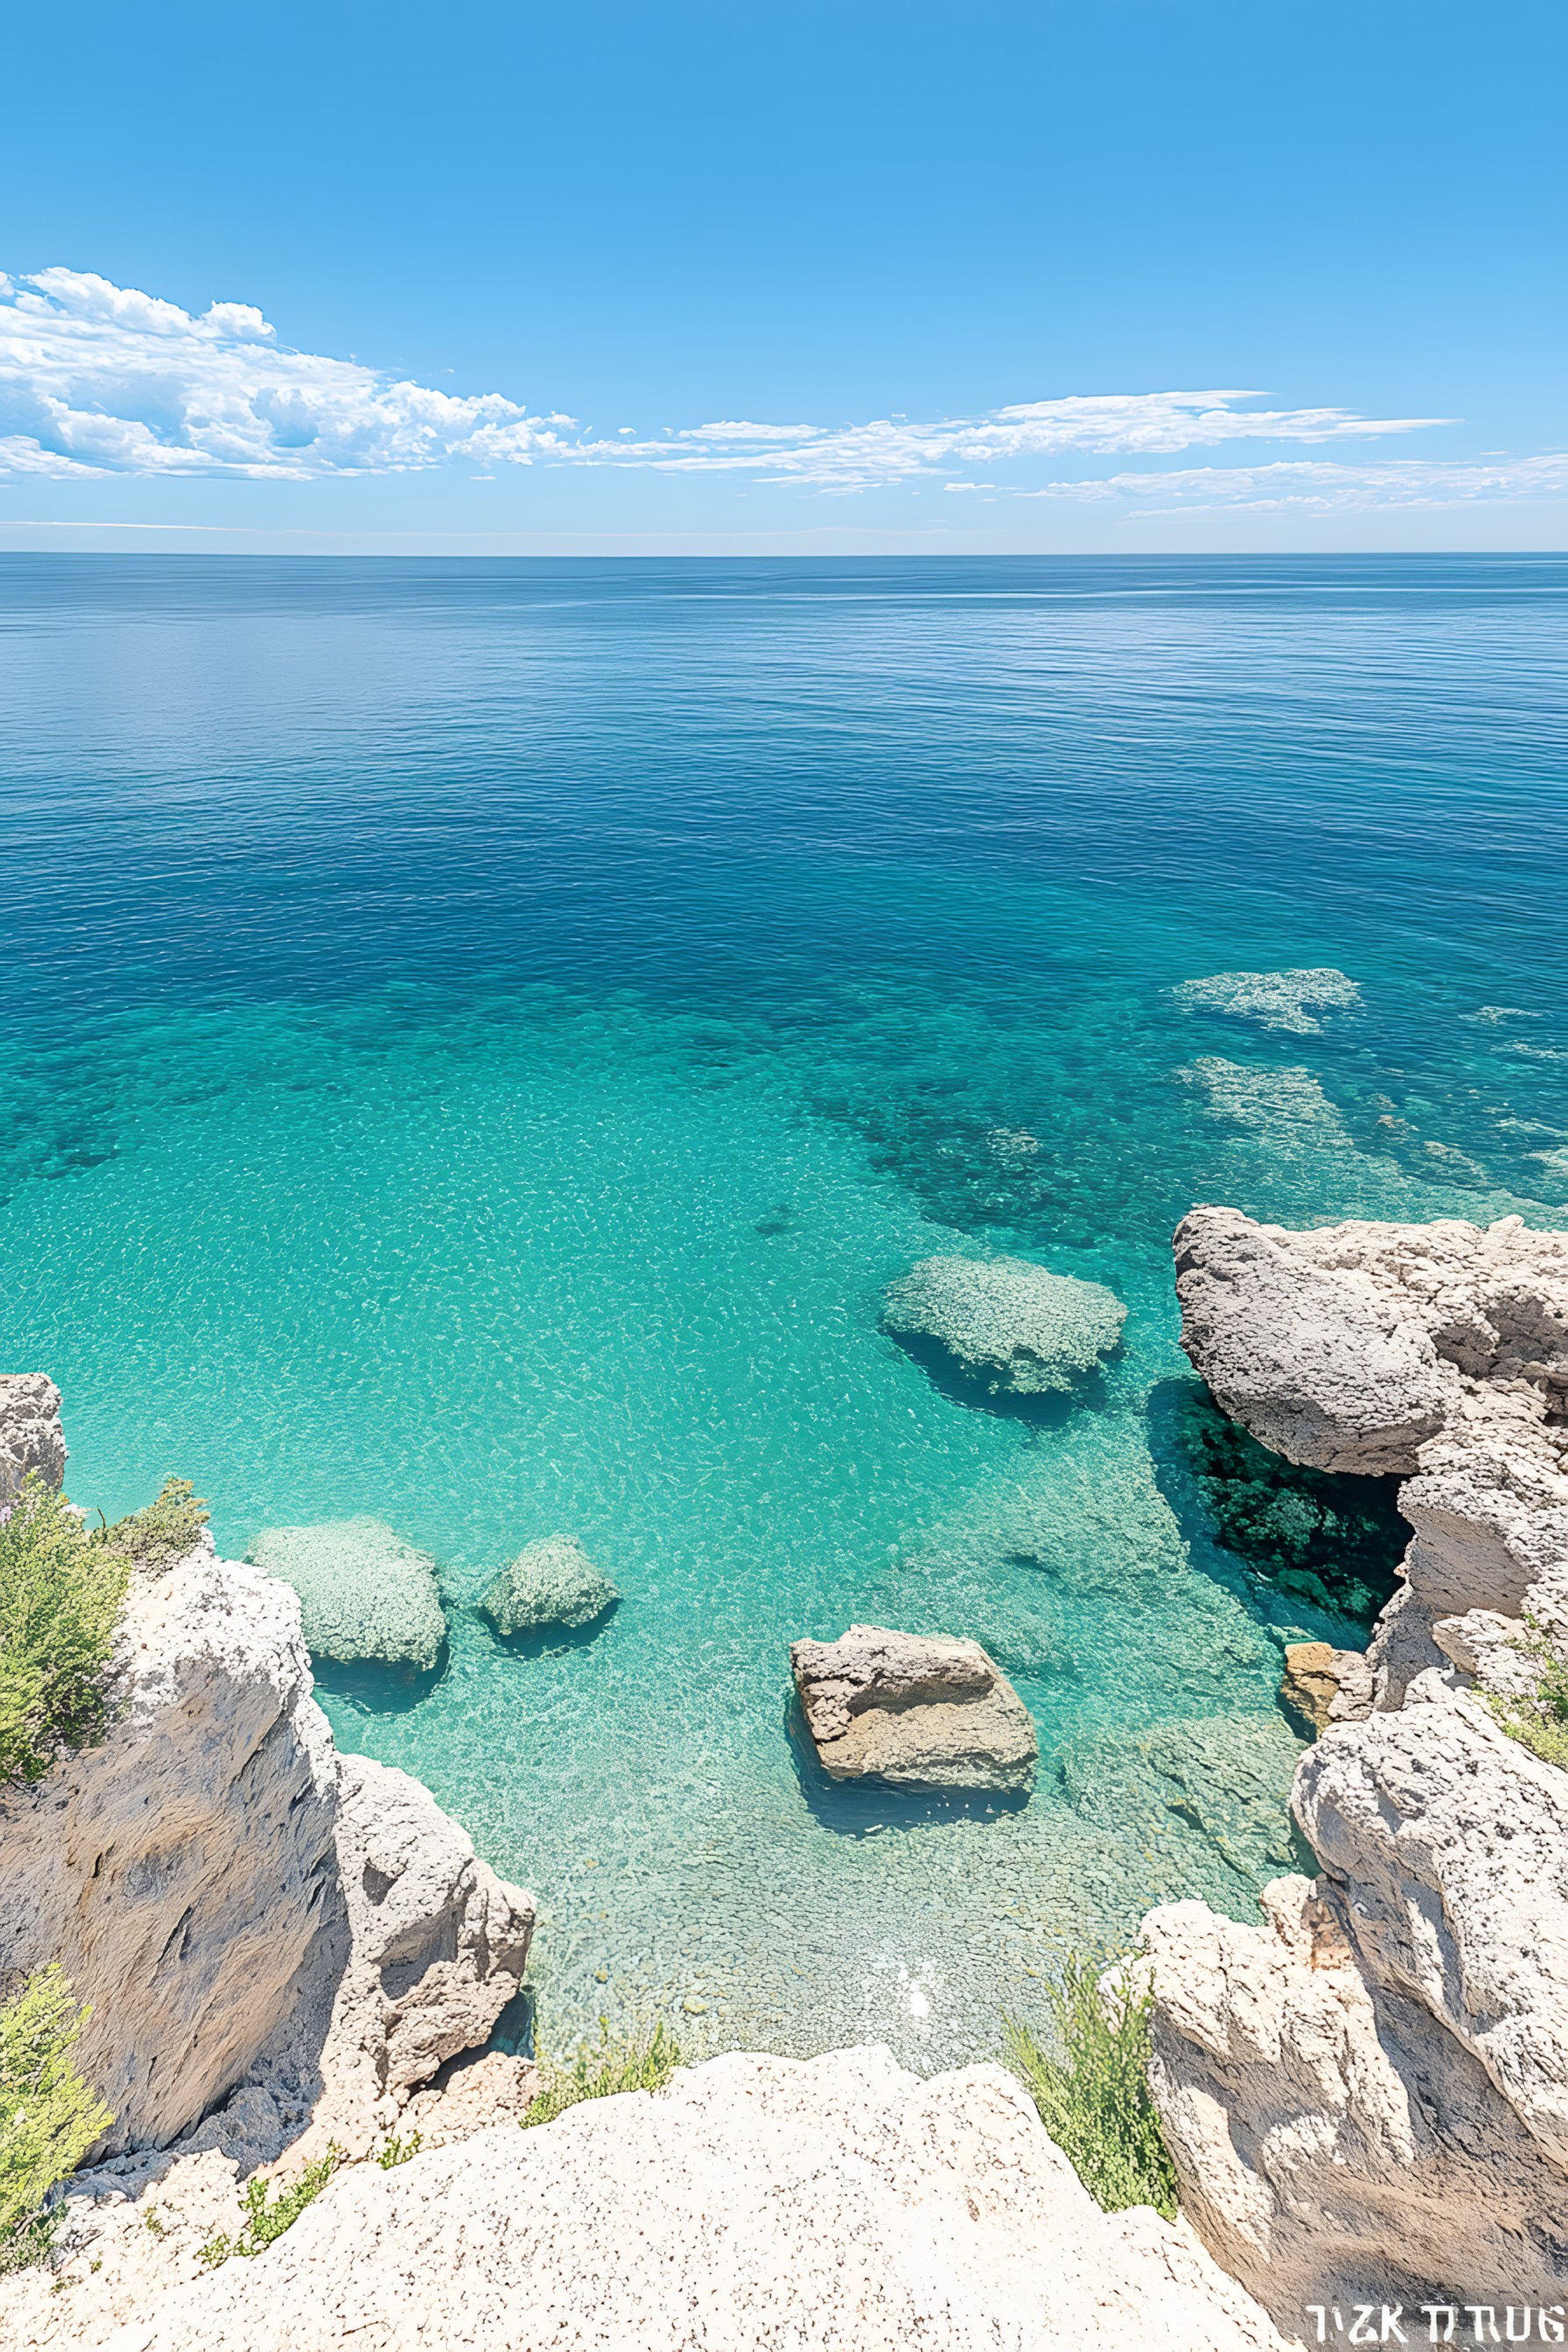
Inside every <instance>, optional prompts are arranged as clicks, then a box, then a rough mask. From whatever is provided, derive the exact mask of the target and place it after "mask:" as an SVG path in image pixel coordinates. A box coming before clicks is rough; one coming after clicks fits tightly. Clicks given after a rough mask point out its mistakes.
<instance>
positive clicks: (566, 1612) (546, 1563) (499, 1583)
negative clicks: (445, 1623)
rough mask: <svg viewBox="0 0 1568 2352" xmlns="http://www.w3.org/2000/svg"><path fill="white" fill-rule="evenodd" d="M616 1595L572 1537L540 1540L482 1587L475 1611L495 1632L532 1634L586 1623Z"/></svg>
mask: <svg viewBox="0 0 1568 2352" xmlns="http://www.w3.org/2000/svg"><path fill="white" fill-rule="evenodd" d="M620 1597H621V1596H620V1593H619V1592H618V1591H617V1590H616V1587H615V1586H614V1585H613V1584H612V1583H611V1582H610V1580H609V1578H608V1577H607V1576H601V1575H600V1573H599V1571H598V1570H597V1569H596V1568H595V1566H594V1563H593V1561H592V1560H591V1559H589V1557H588V1555H587V1553H586V1552H585V1551H584V1549H583V1547H582V1545H581V1544H580V1543H579V1542H578V1541H577V1538H576V1537H575V1536H544V1537H542V1538H541V1540H540V1541H539V1542H538V1543H531V1544H528V1545H525V1546H524V1548H523V1549H522V1550H521V1551H520V1552H519V1553H518V1556H517V1558H516V1559H514V1560H513V1561H512V1563H511V1565H510V1568H503V1569H502V1570H501V1572H500V1575H499V1576H498V1577H496V1578H495V1580H493V1582H491V1583H490V1584H489V1585H488V1586H487V1587H486V1588H485V1592H484V1596H483V1598H482V1600H481V1601H480V1602H479V1608H480V1610H481V1611H482V1612H483V1613H484V1615H485V1616H487V1617H488V1618H489V1621H490V1622H491V1624H492V1625H493V1626H494V1627H495V1629H496V1632H497V1633H537V1632H539V1631H540V1630H542V1628H543V1627H544V1626H546V1625H563V1626H566V1627H568V1628H571V1629H575V1628H577V1627H578V1626H582V1625H591V1624H592V1623H593V1622H594V1620H595V1617H602V1616H603V1615H604V1614H605V1611H606V1610H607V1609H613V1608H614V1607H615V1605H616V1601H619V1599H620Z"/></svg>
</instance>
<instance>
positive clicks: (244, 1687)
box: [0, 1538, 337, 2151]
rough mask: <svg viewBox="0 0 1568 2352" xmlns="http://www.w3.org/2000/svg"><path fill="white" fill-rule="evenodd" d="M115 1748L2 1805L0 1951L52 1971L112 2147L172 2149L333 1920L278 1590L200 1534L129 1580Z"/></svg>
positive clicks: (258, 2043)
mask: <svg viewBox="0 0 1568 2352" xmlns="http://www.w3.org/2000/svg"><path fill="white" fill-rule="evenodd" d="M119 1656H120V1662H121V1673H120V1679H119V1683H118V1686H117V1690H116V1694H115V1712H114V1717H113V1720H112V1721H111V1724H110V1730H109V1734H108V1737H107V1738H105V1740H104V1741H103V1743H102V1745H101V1746H100V1747H98V1748H84V1749H81V1750H79V1751H78V1752H77V1753H75V1754H70V1755H67V1756H65V1757H63V1758H62V1759H60V1761H59V1762H58V1763H57V1764H55V1765H54V1766H53V1767H52V1768H51V1769H50V1770H49V1771H48V1772H47V1773H46V1775H45V1776H44V1778H43V1779H42V1780H38V1781H37V1782H35V1783H34V1784H33V1785H32V1786H31V1787H29V1788H22V1789H11V1790H5V1791H4V1792H0V1952H3V1953H4V1955H5V1965H6V1967H7V1969H16V1970H21V1969H37V1968H44V1967H46V1966H47V1965H48V1963H49V1962H50V1961H53V1960H58V1961H59V1962H60V1963H61V1965H62V1966H63V1967H64V1969H65V1971H66V1973H67V1975H68V1977H69V1978H70V1979H71V1981H72V1983H73V1985H74V1986H75V1988H76V1990H77V1993H78V1995H79V1997H80V1998H81V1999H83V2000H89V2001H90V2002H91V2004H92V2011H93V2013H92V2017H91V2019H90V2021H89V2023H88V2025H87V2027H86V2029H85V2031H84V2032H83V2034H82V2038H81V2041H80V2042H79V2045H78V2050H77V2063H78V2064H79V2066H80V2068H81V2070H82V2072H83V2073H84V2074H86V2076H87V2077H88V2079H89V2081H90V2082H92V2083H94V2084H96V2085H97V2086H98V2088H99V2089H100V2092H101V2093H102V2095H103V2096H104V2098H105V2100H106V2101H107V2102H108V2104H109V2105H110V2108H111V2109H112V2111H113V2114H114V2123H113V2126H112V2127H111V2129H110V2132H109V2134H108V2136H107V2137H106V2139H105V2141H104V2142H103V2147H104V2148H105V2149H106V2150H109V2151H114V2150H119V2149H123V2148H126V2147H132V2146H137V2145H140V2144H142V2143H145V2142H152V2143H153V2144H163V2143H164V2142H166V2141H168V2140H171V2139H173V2138H174V2137H176V2136H177V2135H178V2134H179V2133H180V2132H182V2131H184V2129H185V2128H186V2127H187V2126H190V2125H192V2124H194V2123H195V2121H196V2120H197V2119H198V2118H199V2117H200V2116H202V2115H203V2114H204V2113H205V2111H206V2109H207V2108H208V2107H210V2106H212V2105H214V2104H215V2103H216V2101H218V2100H220V2099H222V2098H223V2097H224V2096H225V2095H226V2094H227V2093H228V2092H230V2091H232V2090H233V2089H234V2088H235V2086H236V2085H237V2084H238V2083H239V2082H240V2080H241V2079H242V2078H243V2076H244V2075H245V2074H246V2072H247V2068H248V2067H249V2066H250V2065H251V2064H252V2063H253V2062H254V2061H255V2060H256V2058H257V2057H258V2055H259V2053H260V2052H261V2051H262V2049H263V2048H264V2047H265V2045H266V2043H267V2042H268V2039H269V2037H270V2036H271V2034H272V2033H273V2032H274V2031H275V2030H276V2027H277V2024H278V2020H279V2014H280V2012H281V2011H283V2010H284V2008H285V2007H286V2005H287V2003H288V2000H289V1990H290V1987H291V1985H292V1983H293V1980H294V1978H295V1976H296V1972H297V1971H298V1970H299V1969H300V1967H301V1965H302V1964H303V1962H304V1960H305V1958H306V1955H307V1953H308V1951H309V1950H310V1947H311V1945H312V1943H313V1941H314V1940H315V1938H316V1937H317V1935H318V1931H319V1929H320V1927H321V1923H322V1919H323V1916H324V1915H325V1913H326V1911H327V1910H329V1909H330V1907H331V1891H332V1887H333V1884H334V1881H335V1877H336V1861H335V1855H334V1850H333V1843H332V1836H333V1827H334V1823H335V1819H336V1814H337V1770H336V1762H335V1759H334V1757H333V1753H332V1742H331V1732H330V1731H329V1729H328V1727H327V1722H326V1718H325V1717H324V1716H323V1715H322V1714H321V1710H320V1709H319V1708H318V1707H317V1706H316V1705H315V1703H314V1701H313V1700H312V1699H311V1696H310V1669H309V1665H308V1663H307V1660H306V1656H305V1649H304V1644H303V1643H302V1642H301V1640H300V1612H299V1607H298V1604H297V1602H296V1601H295V1600H294V1596H293V1594H292V1593H291V1592H289V1591H288V1590H287V1589H286V1588H285V1587H284V1586H282V1585H280V1584H275V1583H272V1582H269V1581H268V1579H267V1578H265V1577H263V1576H262V1575H260V1574H259V1573H258V1571H257V1570H254V1569H246V1568H236V1567H234V1566H232V1565H230V1564H228V1563H226V1562H224V1561H221V1560H219V1559H216V1557H215V1555H214V1551H213V1548H212V1543H211V1540H210V1538H204V1539H203V1541H202V1542H201V1544H200V1545H199V1546H198V1547H197V1549H195V1551H193V1552H192V1554H191V1555H190V1557H189V1558H188V1559H185V1560H183V1561H181V1562H180V1563H179V1564H178V1565H177V1566H176V1567H174V1569H172V1570H169V1571H168V1572H167V1573H166V1574H164V1575H163V1576H159V1577H156V1578H152V1577H133V1578H132V1583H131V1588H130V1591H129V1594H128V1597H127V1601H126V1604H125V1611H124V1614H123V1617H122V1619H121V1635H120V1647H119Z"/></svg>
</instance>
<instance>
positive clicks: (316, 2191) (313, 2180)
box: [197, 2140, 343, 2271]
mask: <svg viewBox="0 0 1568 2352" xmlns="http://www.w3.org/2000/svg"><path fill="white" fill-rule="evenodd" d="M342 2161H343V2153H342V2148H340V2147H338V2145H337V2143H336V2141H335V2140H334V2141H333V2142H332V2144H331V2146H330V2147H329V2148H328V2149H327V2152H326V2154H325V2156H321V2157H318V2158H317V2159H316V2161H315V2163H314V2164H308V2165H307V2166H306V2167H305V2169H304V2171H303V2172H302V2173H301V2174H300V2178H299V2179H298V2180H296V2181H294V2182H292V2183H291V2184H290V2185H289V2188H287V2189H279V2192H278V2194H277V2196H276V2197H269V2195H268V2189H269V2187H270V2184H269V2183H268V2181H265V2180H263V2179H262V2178H261V2176H260V2174H259V2173H256V2174H254V2175H253V2176H252V2178H251V2179H249V2180H247V2182H246V2184H245V2195H244V2197H243V2198H242V2200H240V2201H241V2203H242V2205H243V2207H244V2210H245V2220H244V2221H243V2222H242V2223H241V2225H240V2228H239V2230H238V2231H237V2233H236V2234H235V2235H234V2236H233V2237H230V2236H229V2235H228V2234H227V2233H226V2231H221V2230H220V2231H218V2233H217V2235H216V2237H212V2238H209V2239H208V2240H207V2242H206V2244H205V2246H203V2247H202V2249H201V2251H200V2253H199V2255H198V2257H197V2259H198V2261H200V2262H202V2263H205V2265H206V2267H207V2269H208V2270H209V2271H216V2268H217V2266H218V2264H219V2263H226V2262H227V2260H228V2258H229V2256H230V2255H231V2254H258V2253H260V2252H261V2250H262V2248H263V2247H264V2246H269V2245H270V2244H271V2243H272V2241H273V2239H274V2238H280V2237H281V2236H282V2235H283V2232H284V2231H285V2230H286V2229H288V2227H289V2223H290V2222H291V2221H298V2220H299V2218H300V2214H301V2213H302V2212H303V2211H304V2210H305V2208H306V2206H307V2205H309V2204H311V2203H312V2202H313V2201H314V2200H315V2199H316V2198H318V2197H319V2196H320V2195H321V2191H322V2189H324V2188H325V2187H326V2185H327V2183H328V2181H329V2180H330V2179H331V2177H332V2175H333V2173H334V2172H336V2170H337V2168H338V2167H339V2166H340V2165H341V2164H342Z"/></svg>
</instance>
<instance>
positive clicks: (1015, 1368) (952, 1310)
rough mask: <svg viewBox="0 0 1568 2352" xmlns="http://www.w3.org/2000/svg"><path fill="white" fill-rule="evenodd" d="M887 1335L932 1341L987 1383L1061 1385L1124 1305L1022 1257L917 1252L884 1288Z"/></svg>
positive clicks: (1024, 1388) (1114, 1335)
mask: <svg viewBox="0 0 1568 2352" xmlns="http://www.w3.org/2000/svg"><path fill="white" fill-rule="evenodd" d="M882 1319H883V1321H884V1323H885V1324H886V1325H887V1328H888V1329H889V1331H896V1332H918V1333H920V1334H921V1335H923V1336H924V1337H925V1338H927V1339H936V1340H939V1341H940V1342H941V1344H942V1347H944V1348H945V1349H947V1351H948V1353H949V1354H950V1355H952V1356H953V1357H956V1359H957V1360H958V1361H959V1362H960V1363H961V1364H962V1365H963V1367H964V1369H965V1370H967V1371H969V1372H971V1373H973V1374H974V1375H976V1376H977V1377H979V1378H981V1379H984V1380H988V1381H989V1382H990V1385H991V1387H992V1388H993V1389H1013V1390H1016V1391H1018V1392H1019V1393H1020V1394H1022V1395H1026V1396H1029V1395H1040V1394H1044V1393H1046V1392H1047V1391H1050V1390H1053V1389H1056V1390H1063V1389H1070V1388H1071V1386H1072V1384H1073V1382H1074V1381H1076V1380H1079V1379H1081V1378H1082V1377H1083V1375H1084V1374H1085V1373H1086V1372H1089V1371H1092V1370H1094V1367H1095V1365H1096V1364H1097V1363H1098V1362H1099V1361H1100V1358H1101V1357H1102V1356H1104V1355H1106V1354H1108V1353H1109V1351H1110V1349H1112V1348H1114V1347H1115V1346H1116V1344H1117V1342H1118V1340H1119V1339H1121V1327H1122V1325H1123V1323H1125V1321H1126V1320H1127V1309H1126V1307H1123V1305H1122V1304H1121V1299H1120V1298H1118V1297H1116V1295H1115V1293H1114V1291H1110V1290H1107V1289H1106V1288H1105V1286H1103V1284H1101V1283H1098V1282H1082V1281H1080V1280H1079V1277H1078V1276H1076V1275H1070V1274H1052V1273H1051V1271H1050V1270H1049V1268H1048V1267H1047V1266H1043V1265H1035V1264H1034V1263H1033V1261H1032V1260H1030V1259H1028V1258H1022V1257H923V1258H921V1260H920V1261H919V1263H918V1264H917V1265H912V1266H911V1267H910V1270H909V1272H908V1274H906V1275H902V1276H900V1278H899V1280H898V1281H897V1282H895V1283H893V1284H892V1285H891V1286H889V1291H888V1299H887V1306H886V1308H885V1310H884V1313H883V1318H882Z"/></svg>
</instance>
